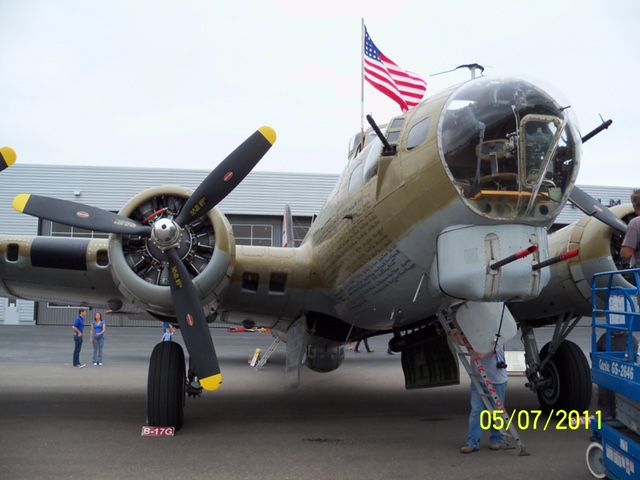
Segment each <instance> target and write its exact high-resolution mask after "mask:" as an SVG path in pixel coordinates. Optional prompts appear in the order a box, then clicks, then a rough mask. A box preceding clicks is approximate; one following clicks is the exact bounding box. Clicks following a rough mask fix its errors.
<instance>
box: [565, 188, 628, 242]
mask: <svg viewBox="0 0 640 480" xmlns="http://www.w3.org/2000/svg"><path fill="white" fill-rule="evenodd" d="M569 201H570V202H571V203H573V204H574V205H575V206H576V207H578V208H579V209H580V210H582V211H583V212H584V213H586V214H587V215H589V216H590V217H596V218H597V219H598V220H600V221H601V222H602V223H604V224H606V225H609V226H610V227H611V228H613V229H614V230H616V231H618V232H620V233H622V234H625V233H626V232H627V225H626V224H625V223H624V222H623V221H622V220H620V219H619V218H618V217H616V216H615V215H614V214H613V213H612V212H611V210H609V209H608V208H607V207H605V206H603V205H602V204H601V203H600V202H599V201H598V200H596V199H595V198H593V197H592V196H591V195H589V194H588V193H587V192H585V191H584V190H582V189H581V188H578V187H576V186H574V187H573V190H572V191H571V195H569Z"/></svg>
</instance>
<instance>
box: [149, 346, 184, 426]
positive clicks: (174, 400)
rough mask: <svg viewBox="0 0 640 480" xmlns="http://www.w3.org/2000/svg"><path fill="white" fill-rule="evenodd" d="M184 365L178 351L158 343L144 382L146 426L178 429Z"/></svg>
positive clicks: (178, 349)
mask: <svg viewBox="0 0 640 480" xmlns="http://www.w3.org/2000/svg"><path fill="white" fill-rule="evenodd" d="M185 378H186V375H185V363H184V352H183V351H182V347H181V346H180V345H179V344H177V343H175V342H160V343H158V344H157V345H156V346H155V347H154V349H153V352H152V353H151V359H150V360H149V376H148V378H147V422H148V423H149V425H152V426H157V427H175V429H176V431H177V430H180V428H181V427H182V421H183V419H184V402H185Z"/></svg>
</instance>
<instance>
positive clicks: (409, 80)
mask: <svg viewBox="0 0 640 480" xmlns="http://www.w3.org/2000/svg"><path fill="white" fill-rule="evenodd" d="M364 79H365V80H366V81H367V82H369V83H370V84H371V85H372V86H373V87H374V88H376V89H377V90H379V91H381V92H382V93H384V94H385V95H386V96H388V97H390V98H391V99H392V100H393V101H394V102H396V103H397V104H398V105H400V108H401V109H402V111H403V112H406V111H407V110H409V109H410V108H411V107H415V106H416V105H418V104H419V103H420V101H421V100H422V97H424V94H425V92H426V91H427V82H425V81H424V80H423V79H422V78H420V77H419V76H418V75H416V74H415V73H411V72H408V71H407V70H405V69H403V68H402V67H399V66H398V65H396V64H395V63H394V62H393V60H391V59H390V58H389V57H387V56H386V55H385V54H384V53H382V52H381V51H380V50H379V49H378V47H376V46H375V44H374V43H373V41H372V40H371V37H370V36H369V32H367V28H366V27H365V29H364Z"/></svg>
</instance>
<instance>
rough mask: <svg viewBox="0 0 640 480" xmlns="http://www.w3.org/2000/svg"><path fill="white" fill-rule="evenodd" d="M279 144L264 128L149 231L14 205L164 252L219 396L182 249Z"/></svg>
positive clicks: (198, 366)
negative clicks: (187, 233)
mask: <svg viewBox="0 0 640 480" xmlns="http://www.w3.org/2000/svg"><path fill="white" fill-rule="evenodd" d="M275 141H276V132H275V131H274V130H273V129H272V128H270V127H261V128H259V129H258V130H257V131H256V132H254V133H253V134H252V135H251V136H249V138H247V139H246V140H245V141H244V142H242V143H241V144H240V145H239V146H238V147H237V148H236V149H235V150H234V151H233V152H231V153H230V154H229V155H228V156H227V158H225V159H224V160H223V161H222V162H221V163H220V164H219V165H218V166H217V167H216V168H215V169H214V170H213V171H212V172H211V173H210V174H209V175H208V176H207V177H206V178H205V179H204V180H203V181H202V183H201V184H200V185H199V186H198V188H196V190H195V192H194V193H193V194H192V195H191V196H190V197H189V198H188V199H187V201H186V203H185V204H184V206H183V207H182V209H181V210H180V212H179V213H178V215H177V216H176V217H175V218H174V219H171V218H167V217H161V216H158V217H150V218H149V219H147V220H146V221H145V223H147V221H149V222H150V225H143V224H141V223H139V222H136V221H134V220H131V219H130V218H127V217H123V216H120V215H116V214H114V213H111V212H108V211H106V210H102V209H100V208H95V207H90V206H88V205H83V204H81V203H76V202H70V201H67V200H58V199H54V198H48V197H41V196H39V195H30V194H21V195H18V196H17V197H16V198H15V199H14V201H13V206H14V208H15V209H16V210H18V211H19V212H22V213H26V214H28V215H33V216H35V217H38V218H45V219H47V220H52V221H55V222H58V223H62V224H65V225H71V226H77V227H81V228H84V229H87V230H95V231H100V232H105V233H119V234H139V235H141V236H145V237H150V238H151V241H152V242H153V243H154V244H155V246H156V247H158V248H159V249H160V250H161V251H162V252H164V254H165V256H166V258H167V262H168V264H169V286H170V289H171V296H172V298H173V306H174V310H175V314H176V318H177V320H178V324H179V325H180V329H181V331H182V336H183V339H184V342H185V345H186V346H187V350H188V351H189V355H190V356H191V359H192V364H193V367H194V370H195V373H196V375H197V376H198V379H199V381H200V384H201V385H202V387H203V388H204V389H205V390H217V389H218V388H220V384H221V383H222V374H221V373H220V366H219V364H218V357H217V355H216V351H215V348H214V346H213V340H212V339H211V334H210V333H209V329H208V327H207V322H206V318H205V314H204V310H203V308H202V305H201V304H200V299H199V295H198V291H197V289H196V286H195V285H194V283H193V280H192V279H191V276H190V274H189V272H188V271H187V268H186V267H185V265H184V264H183V263H182V260H181V258H180V255H179V254H178V248H179V247H180V245H181V238H182V233H183V227H185V226H186V225H190V224H191V223H192V222H195V221H196V220H198V219H199V218H200V217H202V216H204V215H206V214H207V213H208V212H209V211H210V210H211V209H212V208H213V207H215V206H216V205H217V204H218V203H219V202H220V201H221V200H222V199H223V198H225V197H226V196H227V195H228V194H229V193H230V192H231V191H232V190H233V189H234V188H235V187H236V186H237V185H238V184H239V183H240V182H241V181H242V180H243V179H244V178H245V177H246V176H247V175H248V174H249V172H250V171H251V170H252V169H253V167H255V165H256V164H257V163H258V161H260V159H261V158H262V157H263V156H264V155H265V154H266V153H267V151H268V150H269V149H270V148H271V146H272V145H273V144H274V143H275Z"/></svg>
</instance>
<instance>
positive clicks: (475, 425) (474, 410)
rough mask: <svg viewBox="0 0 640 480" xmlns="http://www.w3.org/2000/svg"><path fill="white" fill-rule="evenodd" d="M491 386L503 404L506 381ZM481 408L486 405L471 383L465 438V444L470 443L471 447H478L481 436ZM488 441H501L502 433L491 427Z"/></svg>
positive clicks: (484, 408) (483, 408)
mask: <svg viewBox="0 0 640 480" xmlns="http://www.w3.org/2000/svg"><path fill="white" fill-rule="evenodd" d="M493 387H494V388H495V389H496V392H497V393H498V397H500V400H501V401H502V403H503V404H504V398H505V394H506V392H507V382H504V383H497V384H496V383H494V384H493ZM483 388H484V387H483ZM483 410H486V407H485V406H484V403H483V402H482V397H481V396H480V394H479V393H478V392H477V391H476V389H475V387H474V386H473V384H471V413H470V414H469V437H468V438H467V445H470V446H472V447H473V448H479V447H480V438H481V437H482V432H483V430H482V428H480V413H481V412H482V411H483ZM485 415H486V414H485ZM491 420H493V419H491ZM485 423H486V422H485ZM492 423H493V422H492ZM489 441H490V442H491V443H503V440H502V434H501V433H500V431H498V430H494V429H493V428H492V429H491V437H490V439H489Z"/></svg>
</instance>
